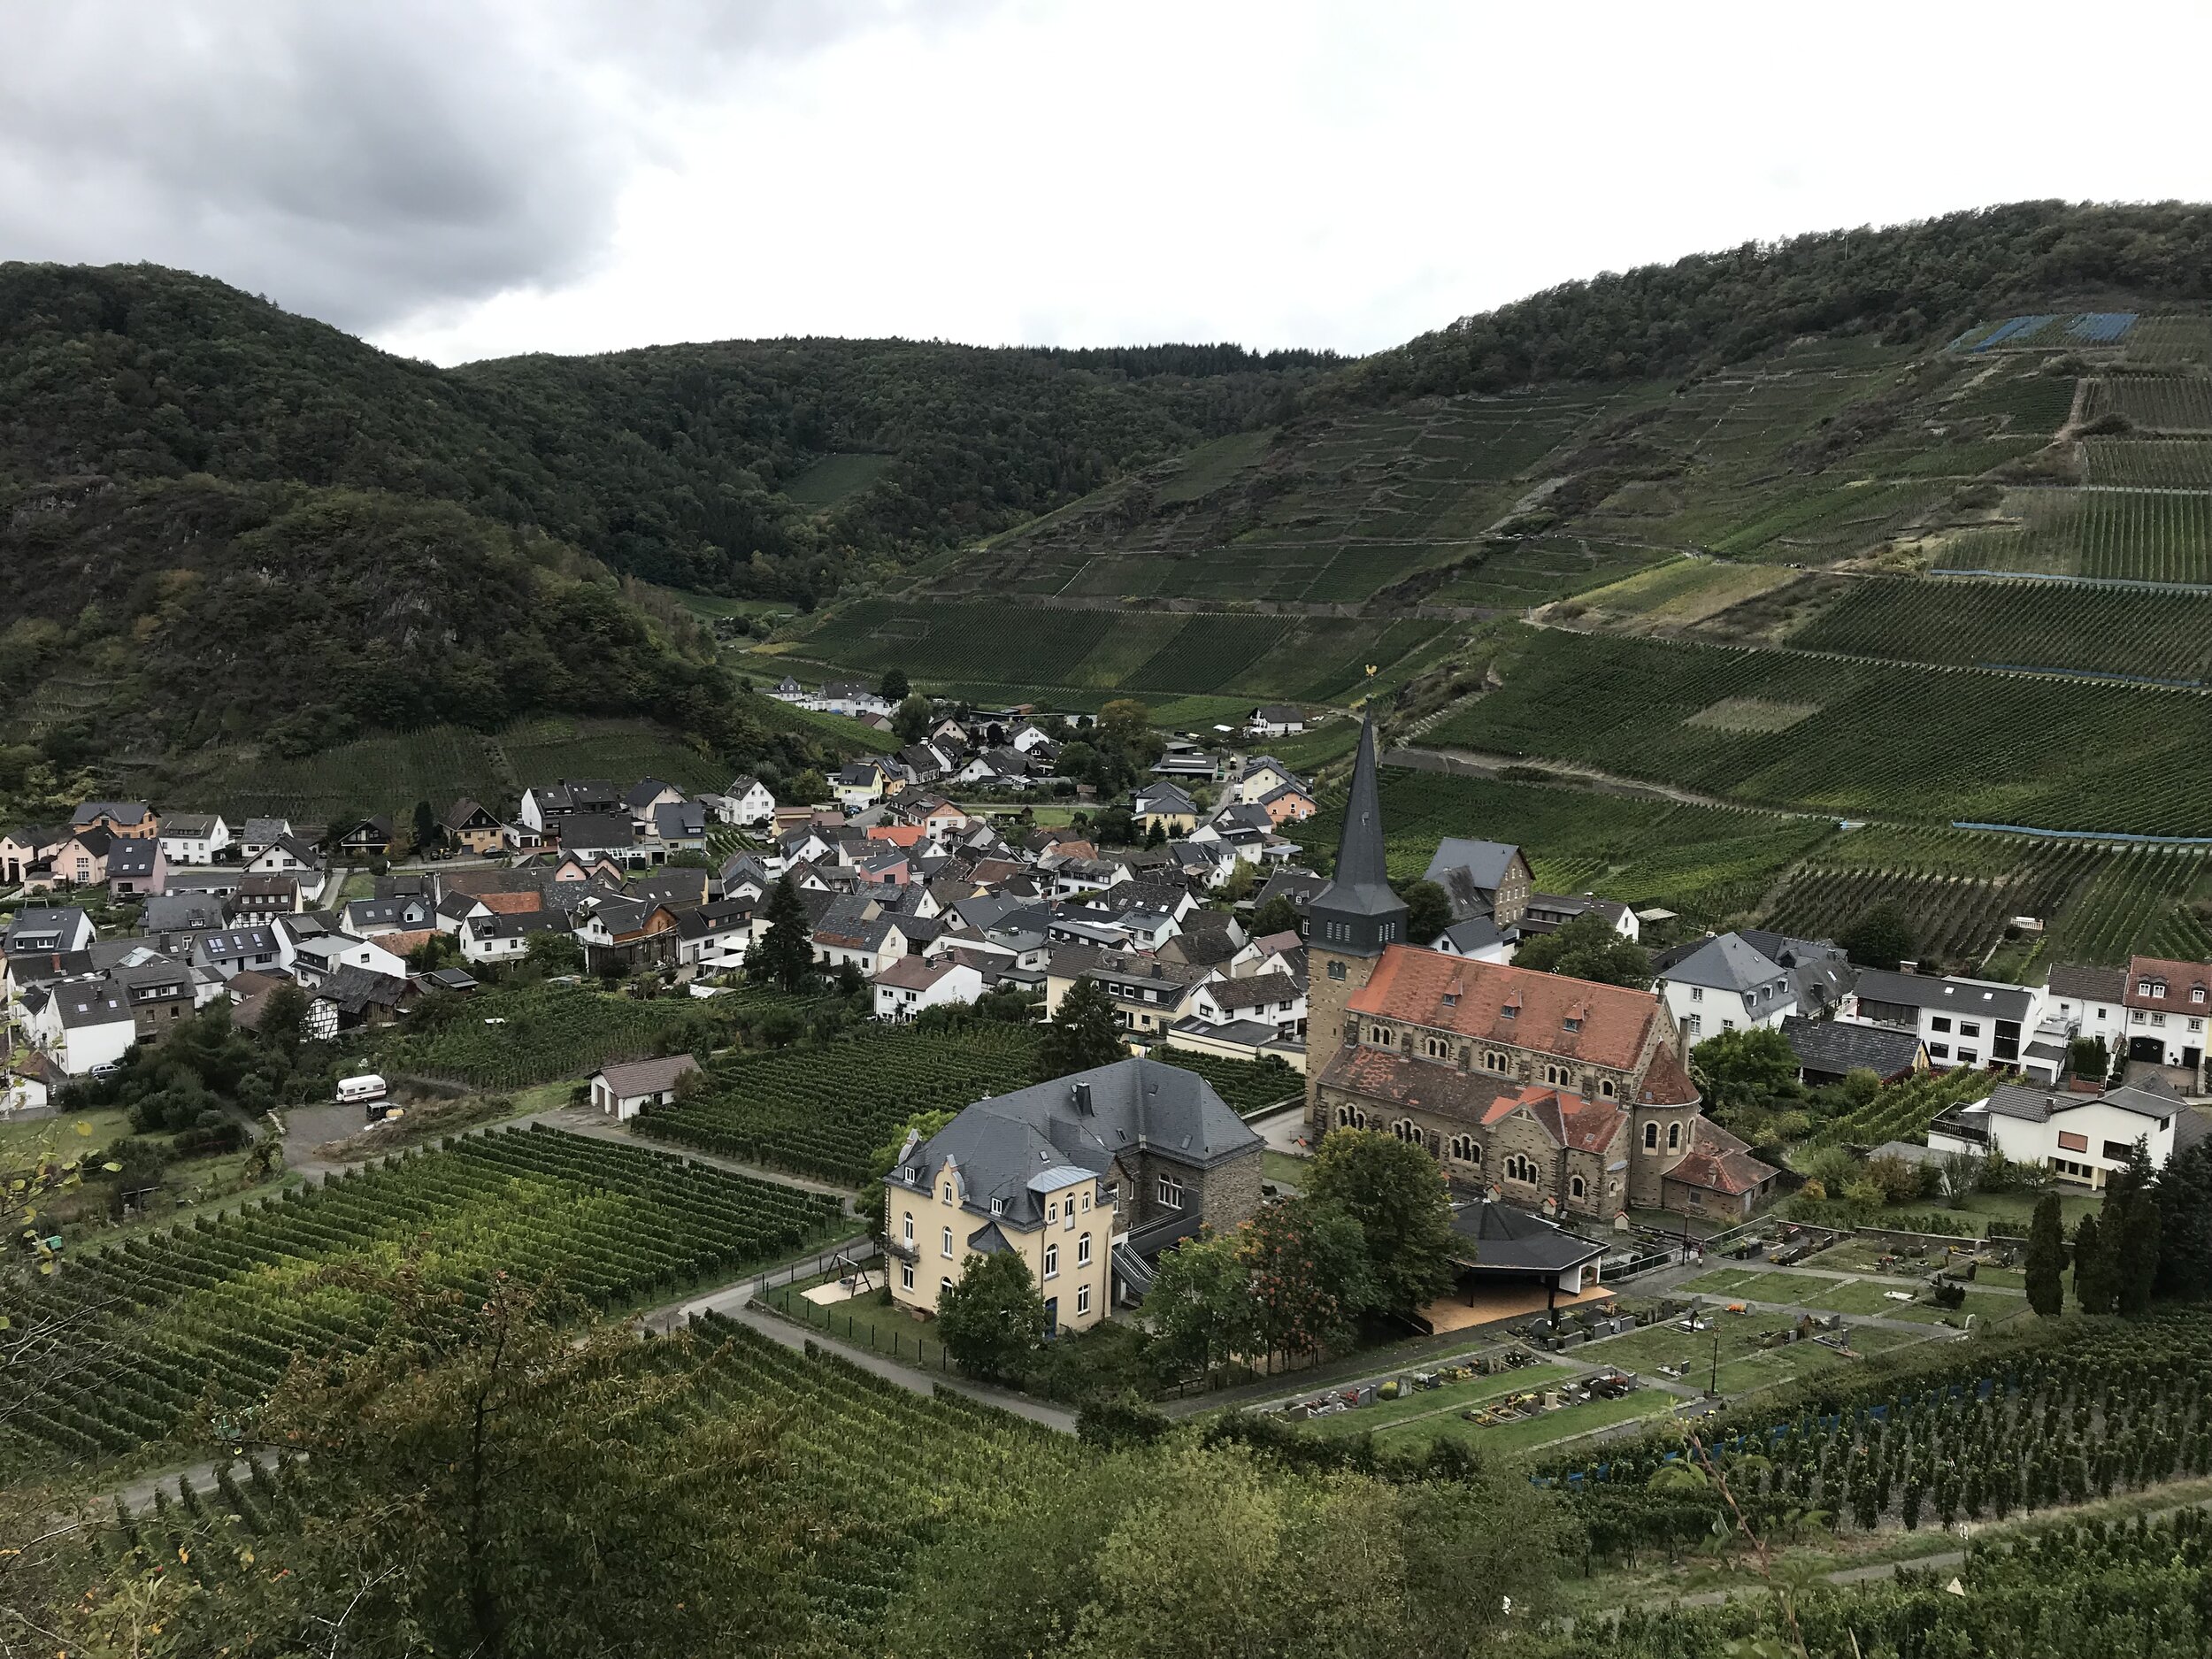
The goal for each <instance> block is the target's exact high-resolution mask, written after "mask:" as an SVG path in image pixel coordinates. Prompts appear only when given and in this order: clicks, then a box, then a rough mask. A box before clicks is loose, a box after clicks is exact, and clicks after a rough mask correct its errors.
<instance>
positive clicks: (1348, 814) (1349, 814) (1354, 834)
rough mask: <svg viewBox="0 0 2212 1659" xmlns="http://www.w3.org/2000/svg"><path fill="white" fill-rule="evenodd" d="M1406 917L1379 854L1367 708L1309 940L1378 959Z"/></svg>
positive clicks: (1371, 720)
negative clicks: (1332, 862)
mask: <svg viewBox="0 0 2212 1659" xmlns="http://www.w3.org/2000/svg"><path fill="white" fill-rule="evenodd" d="M1405 918H1406V907H1405V904H1404V902H1402V900H1401V899H1400V898H1399V897H1398V895H1396V894H1395V893H1393V892H1392V891H1391V890H1390V880H1389V873H1388V861H1387V859H1386V856H1385V853H1384V847H1383V827H1382V803H1381V799H1380V795H1379V791H1378V789H1377V787H1376V783H1375V716H1374V711H1373V710H1372V709H1370V710H1368V712H1367V714H1366V716H1365V717H1364V718H1363V720H1362V721H1361V724H1360V733H1359V755H1358V757H1357V758H1356V760H1354V761H1353V763H1352V793H1351V796H1350V798H1349V799H1348V800H1347V801H1346V802H1345V803H1344V833H1343V835H1342V837H1341V839H1340V841H1338V843H1337V850H1336V874H1335V878H1334V879H1333V880H1331V881H1330V883H1329V885H1328V886H1327V887H1324V888H1322V889H1321V891H1320V892H1319V893H1318V894H1317V895H1314V900H1313V903H1312V905H1311V907H1310V911H1309V921H1310V927H1309V929H1308V933H1307V938H1308V942H1309V943H1310V944H1312V945H1314V946H1315V947H1317V948H1318V949H1323V950H1334V951H1338V952H1340V953H1341V954H1344V955H1348V956H1379V955H1381V954H1382V950H1383V948H1384V947H1385V946H1386V945H1390V944H1397V943H1402V942H1403V941H1404V940H1405Z"/></svg>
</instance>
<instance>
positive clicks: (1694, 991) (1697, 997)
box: [1690, 985, 1705, 1002]
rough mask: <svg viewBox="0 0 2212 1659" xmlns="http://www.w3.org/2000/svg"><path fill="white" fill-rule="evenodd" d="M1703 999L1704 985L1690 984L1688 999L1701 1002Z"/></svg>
mask: <svg viewBox="0 0 2212 1659" xmlns="http://www.w3.org/2000/svg"><path fill="white" fill-rule="evenodd" d="M1704 1000H1705V987H1703V986H1701V985H1694V986H1692V987H1690V1001H1692V1002H1703V1001H1704Z"/></svg>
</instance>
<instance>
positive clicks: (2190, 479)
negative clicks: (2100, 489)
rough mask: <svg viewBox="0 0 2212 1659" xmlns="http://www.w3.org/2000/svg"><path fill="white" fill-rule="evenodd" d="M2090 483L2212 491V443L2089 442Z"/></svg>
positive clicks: (2086, 443) (2164, 440) (2163, 440)
mask: <svg viewBox="0 0 2212 1659" xmlns="http://www.w3.org/2000/svg"><path fill="white" fill-rule="evenodd" d="M2082 448H2083V449H2084V451H2085V454H2086V455H2087V457H2088V461H2089V482H2091V483H2092V484H2113V485H2120V486H2125V487H2131V488H2137V489H2212V440H2208V439H2204V438H2147V439H2127V438H2089V439H2086V440H2085V441H2084V442H2083V445H2082Z"/></svg>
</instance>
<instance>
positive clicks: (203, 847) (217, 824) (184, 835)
mask: <svg viewBox="0 0 2212 1659" xmlns="http://www.w3.org/2000/svg"><path fill="white" fill-rule="evenodd" d="M229 845H230V826H229V825H227V824H226V823H225V822H223V818H222V814H220V813H219V812H173V813H171V814H170V815H169V816H168V817H167V818H164V819H162V820H161V852H162V856H164V857H165V858H166V859H168V861H169V862H170V863H171V864H213V863H214V862H215V855H216V854H217V853H219V852H221V851H223V850H224V849H226V848H227V847H228V846H229Z"/></svg>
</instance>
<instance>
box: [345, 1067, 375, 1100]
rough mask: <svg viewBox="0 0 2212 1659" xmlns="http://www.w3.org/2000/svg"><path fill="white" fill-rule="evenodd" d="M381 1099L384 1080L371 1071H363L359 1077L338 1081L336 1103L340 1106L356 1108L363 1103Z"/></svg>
mask: <svg viewBox="0 0 2212 1659" xmlns="http://www.w3.org/2000/svg"><path fill="white" fill-rule="evenodd" d="M383 1098H384V1079H382V1078H380V1077H379V1076H377V1074H376V1073H375V1072H373V1071H365V1072H363V1073H362V1074H361V1075H360V1076H359V1077H349V1078H343V1079H340V1081H339V1084H338V1103H339V1104H340V1105H341V1106H358V1105H361V1104H363V1103H364V1102H368V1101H373V1100H382V1099H383Z"/></svg>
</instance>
